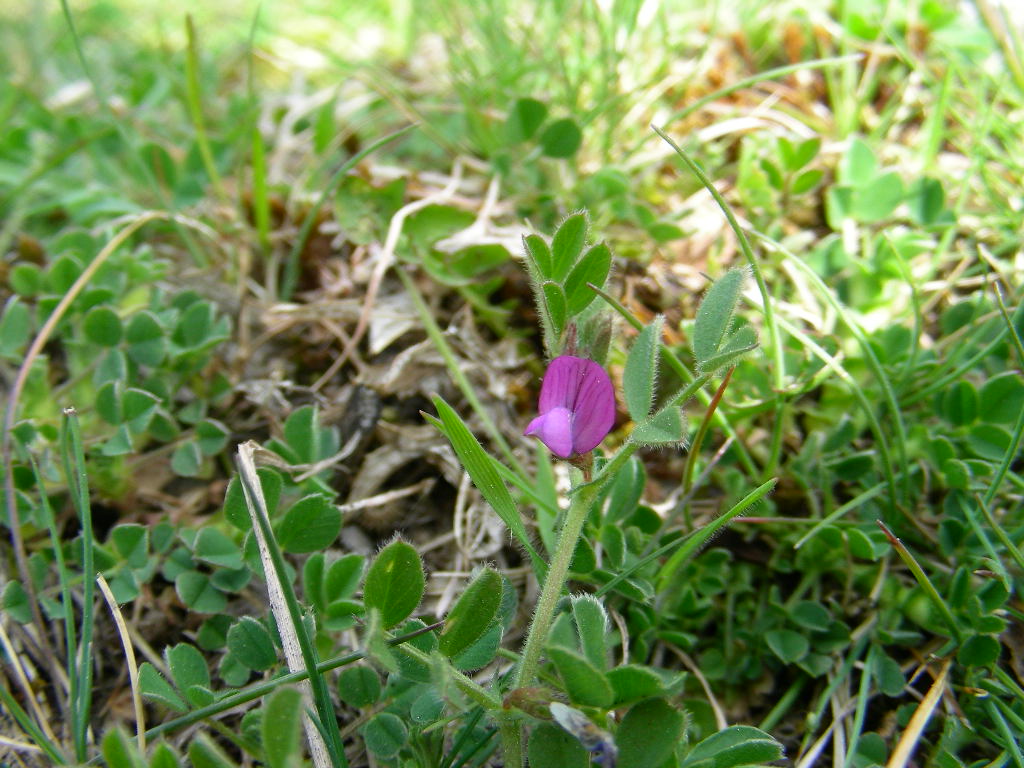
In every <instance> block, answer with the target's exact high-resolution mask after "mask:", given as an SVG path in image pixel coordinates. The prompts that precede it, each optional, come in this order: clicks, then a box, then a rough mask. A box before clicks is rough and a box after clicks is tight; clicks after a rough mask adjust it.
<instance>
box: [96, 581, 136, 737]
mask: <svg viewBox="0 0 1024 768" xmlns="http://www.w3.org/2000/svg"><path fill="white" fill-rule="evenodd" d="M96 582H97V583H98V584H99V585H100V591H101V592H102V593H103V598H104V599H105V600H106V601H107V606H108V607H109V608H110V613H111V615H113V617H114V624H116V625H117V634H118V635H119V636H120V637H121V646H122V647H123V648H124V656H125V660H126V661H127V662H128V680H129V681H130V682H131V686H132V705H133V706H134V708H135V738H136V739H137V741H138V744H139V751H140V752H141V753H142V754H146V713H145V710H143V708H142V691H141V689H140V688H139V665H138V664H137V663H136V662H135V649H134V648H133V647H132V639H131V636H130V634H129V632H128V624H127V622H125V620H124V615H123V614H122V613H121V608H120V606H119V605H118V604H117V600H116V599H115V598H114V593H113V592H111V591H110V585H109V584H107V580H106V579H105V578H103V574H102V573H97V574H96Z"/></svg>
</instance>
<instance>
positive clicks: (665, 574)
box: [599, 477, 777, 594]
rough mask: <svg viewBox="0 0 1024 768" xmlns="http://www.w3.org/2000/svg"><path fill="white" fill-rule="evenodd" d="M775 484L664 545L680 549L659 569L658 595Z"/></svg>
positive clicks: (763, 486)
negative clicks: (681, 538)
mask: <svg viewBox="0 0 1024 768" xmlns="http://www.w3.org/2000/svg"><path fill="white" fill-rule="evenodd" d="M776 482H777V480H776V478H774V477H773V478H772V479H771V480H768V481H766V482H764V483H761V485H759V486H758V487H757V488H755V489H754V490H752V491H751V492H750V493H748V494H747V495H746V496H744V497H743V498H742V499H740V500H739V501H738V502H736V503H735V504H734V505H733V506H732V507H731V508H730V509H729V511H728V512H726V513H725V514H724V515H719V516H718V517H716V518H715V519H714V520H712V521H711V522H710V523H708V524H707V525H705V526H704V527H703V528H701V529H700V530H698V531H694V533H692V534H691V535H689V536H687V537H686V538H685V539H683V540H682V541H673V542H670V544H669V545H666V546H670V545H671V546H675V545H679V547H680V548H679V549H678V550H676V552H675V553H674V554H673V555H672V557H670V558H669V559H668V561H667V562H666V563H665V565H663V566H662V567H661V570H660V571H659V572H658V577H657V581H658V590H659V593H661V594H664V593H665V592H666V590H668V588H669V584H670V582H671V581H672V578H673V577H674V576H675V573H676V571H678V570H679V567H680V566H681V565H682V564H683V563H685V562H686V561H687V560H688V559H689V558H690V556H691V555H693V554H694V553H695V552H696V551H697V550H699V549H700V548H701V547H702V546H704V545H705V544H706V543H707V542H708V541H709V540H710V539H711V538H712V537H713V536H714V535H715V534H717V533H718V532H719V531H720V530H721V529H722V528H724V527H725V526H726V525H728V524H729V523H730V522H731V521H732V519H733V518H734V517H737V516H738V515H740V514H742V513H743V512H744V511H745V510H747V509H749V508H750V507H751V506H753V505H754V504H756V503H757V502H759V501H760V500H761V499H763V498H764V497H765V496H767V495H768V494H769V493H771V492H772V489H774V488H775V483H776ZM659 553H660V550H658V551H656V552H654V553H652V554H651V555H649V556H648V557H649V558H650V557H653V556H654V555H658V554H659ZM645 559H647V558H645ZM620 580H621V579H613V580H612V581H610V582H608V584H605V585H604V586H603V587H602V589H603V590H606V589H607V588H608V587H609V586H610V585H612V584H615V583H617V581H620ZM599 594H600V593H599Z"/></svg>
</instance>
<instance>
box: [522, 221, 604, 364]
mask: <svg viewBox="0 0 1024 768" xmlns="http://www.w3.org/2000/svg"><path fill="white" fill-rule="evenodd" d="M586 241H587V216H586V214H585V213H583V212H578V213H574V214H572V215H571V216H569V217H568V218H566V220H565V221H563V222H562V224H561V226H560V227H559V228H558V230H557V231H556V232H555V235H554V237H553V238H552V240H551V246H550V247H548V244H547V243H546V242H545V241H544V239H543V238H541V237H540V236H539V235H527V236H526V237H525V238H523V244H524V246H525V248H526V257H527V266H528V268H529V272H530V277H531V278H532V280H533V284H534V292H535V293H536V294H537V304H538V307H539V309H540V314H541V325H542V327H543V329H544V341H545V344H546V346H547V348H548V350H549V351H550V352H551V353H552V354H558V353H559V352H560V351H561V345H562V340H563V337H564V334H565V332H566V329H567V328H568V327H569V324H570V323H571V321H572V320H573V318H574V317H577V316H578V315H580V314H581V313H582V312H583V311H584V310H586V309H587V307H589V306H590V304H591V302H593V300H594V299H595V298H597V294H596V293H595V292H594V291H593V290H592V289H591V288H590V287H589V285H588V284H593V285H594V286H596V287H598V288H602V287H604V284H605V281H606V280H607V279H608V273H609V272H610V271H611V266H612V254H611V251H610V250H609V249H608V246H607V245H605V244H604V243H598V244H597V245H594V246H591V247H590V248H588V249H586V250H585V251H584V247H585V245H586Z"/></svg>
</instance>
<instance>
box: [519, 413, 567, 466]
mask: <svg viewBox="0 0 1024 768" xmlns="http://www.w3.org/2000/svg"><path fill="white" fill-rule="evenodd" d="M523 434H526V435H536V436H537V437H539V438H540V441H541V442H542V443H544V445H546V446H547V447H548V450H550V451H551V452H552V453H553V454H555V455H556V456H559V457H561V458H563V459H567V458H569V457H570V456H571V455H572V449H573V434H572V427H571V416H570V414H569V409H568V408H552V409H551V410H550V411H548V412H547V413H542V414H541V415H540V416H538V417H537V418H535V419H534V420H533V421H531V422H530V424H529V426H528V427H527V428H526V432H524V433H523Z"/></svg>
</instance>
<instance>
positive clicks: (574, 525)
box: [512, 483, 600, 688]
mask: <svg viewBox="0 0 1024 768" xmlns="http://www.w3.org/2000/svg"><path fill="white" fill-rule="evenodd" d="M599 489H600V485H598V484H596V483H591V484H589V485H585V486H583V487H582V488H580V489H579V490H578V491H577V492H576V493H575V494H574V495H573V497H572V501H571V502H570V503H569V511H568V513H567V514H566V516H565V523H563V524H562V530H561V532H560V533H559V534H558V544H557V545H556V546H555V552H554V556H553V557H552V559H551V563H550V565H549V567H548V575H547V578H546V579H544V588H543V589H542V590H541V593H540V600H538V601H537V607H536V609H535V610H534V612H533V621H532V622H531V623H530V631H529V633H528V634H527V635H526V642H525V643H524V644H523V660H522V662H520V664H519V669H518V670H517V671H516V677H515V682H514V684H513V686H512V687H513V688H522V687H523V686H525V685H529V684H530V683H532V682H533V679H534V678H535V677H536V676H537V663H538V662H539V661H540V652H541V648H542V647H543V645H544V640H545V639H546V638H547V635H548V630H549V629H551V622H552V621H553V620H554V617H555V607H556V606H557V605H558V599H559V598H560V597H561V595H562V587H564V586H565V580H566V577H567V576H568V574H569V563H571V562H572V556H573V554H574V553H575V551H576V543H577V542H578V541H579V538H580V532H581V531H582V530H583V523H584V522H585V521H586V519H587V513H589V512H590V507H591V505H592V504H593V503H594V499H595V498H596V497H597V492H598V490H599Z"/></svg>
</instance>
